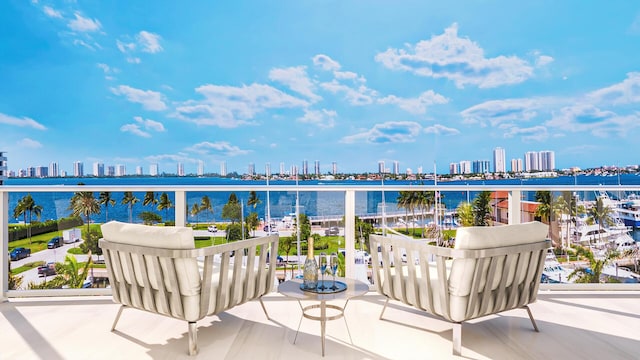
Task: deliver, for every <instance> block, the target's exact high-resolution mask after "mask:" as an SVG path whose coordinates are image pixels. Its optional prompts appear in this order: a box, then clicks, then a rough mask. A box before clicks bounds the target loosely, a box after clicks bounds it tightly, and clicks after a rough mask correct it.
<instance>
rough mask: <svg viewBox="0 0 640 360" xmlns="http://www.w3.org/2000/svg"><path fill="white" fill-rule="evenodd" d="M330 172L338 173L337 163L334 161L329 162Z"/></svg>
mask: <svg viewBox="0 0 640 360" xmlns="http://www.w3.org/2000/svg"><path fill="white" fill-rule="evenodd" d="M331 174H333V175H337V174H338V163H337V162H335V161H334V162H332V163H331Z"/></svg>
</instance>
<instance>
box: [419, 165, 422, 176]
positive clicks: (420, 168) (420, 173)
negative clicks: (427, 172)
mask: <svg viewBox="0 0 640 360" xmlns="http://www.w3.org/2000/svg"><path fill="white" fill-rule="evenodd" d="M418 175H422V166H418Z"/></svg>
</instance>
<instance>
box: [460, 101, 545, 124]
mask: <svg viewBox="0 0 640 360" xmlns="http://www.w3.org/2000/svg"><path fill="white" fill-rule="evenodd" d="M546 102H549V101H548V100H547V99H505V100H491V101H486V102H484V103H480V104H478V105H474V106H472V107H470V108H468V109H465V110H463V111H462V112H461V113H460V114H461V115H462V118H463V121H464V123H466V124H477V123H479V124H480V125H483V126H486V125H488V124H490V125H491V126H498V125H499V124H501V123H505V122H514V121H527V120H530V119H531V118H533V117H535V116H537V115H538V110H539V109H540V108H541V107H542V106H543V103H546Z"/></svg>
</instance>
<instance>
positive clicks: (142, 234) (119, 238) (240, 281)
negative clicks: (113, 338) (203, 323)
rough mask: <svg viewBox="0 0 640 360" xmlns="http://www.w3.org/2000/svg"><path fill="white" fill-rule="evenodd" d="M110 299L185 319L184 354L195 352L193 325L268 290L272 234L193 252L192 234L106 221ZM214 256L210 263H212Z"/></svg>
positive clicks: (274, 240)
mask: <svg viewBox="0 0 640 360" xmlns="http://www.w3.org/2000/svg"><path fill="white" fill-rule="evenodd" d="M101 228H102V235H103V239H100V242H99V246H100V247H101V248H102V250H103V253H104V258H105V263H106V266H107V271H108V274H109V283H110V285H111V289H112V294H113V301H114V302H116V303H120V304H122V307H120V310H119V311H118V314H117V315H116V319H115V321H114V322H113V326H112V328H111V330H112V331H113V330H114V329H115V327H116V324H117V323H118V319H119V318H120V315H121V314H122V310H123V309H124V308H125V307H132V308H136V309H140V310H145V311H149V312H152V313H157V314H160V315H165V316H169V317H173V318H176V319H181V320H185V321H187V322H188V323H189V326H188V332H189V354H190V355H195V354H197V352H198V345H197V328H196V321H198V320H200V319H202V318H204V317H205V316H209V315H215V314H218V313H220V312H223V311H225V310H228V309H230V308H232V307H234V306H236V305H240V304H242V303H244V302H246V301H249V300H253V299H259V300H260V304H261V305H262V309H263V310H264V312H265V315H267V318H269V315H268V314H267V310H266V308H265V307H264V304H263V303H262V299H261V298H262V296H263V295H265V294H267V293H269V292H271V291H273V290H274V280H275V268H276V264H275V261H271V262H270V263H269V259H268V257H269V254H273V255H272V258H273V259H275V258H276V256H277V255H276V254H277V249H278V236H277V235H271V236H266V237H262V238H257V239H249V240H243V241H236V242H232V243H228V244H223V245H217V246H210V247H206V248H200V249H195V246H194V238H193V230H192V229H191V228H187V227H161V226H145V225H137V224H128V223H121V222H116V221H111V222H108V223H106V224H103V225H102V226H101ZM214 257H215V261H214Z"/></svg>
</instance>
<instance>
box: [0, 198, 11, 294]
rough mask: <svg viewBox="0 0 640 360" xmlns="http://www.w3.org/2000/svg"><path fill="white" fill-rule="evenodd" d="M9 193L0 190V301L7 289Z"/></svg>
mask: <svg viewBox="0 0 640 360" xmlns="http://www.w3.org/2000/svg"><path fill="white" fill-rule="evenodd" d="M7 249H9V193H7V192H4V191H3V192H0V302H3V301H6V300H7V291H9V273H8V270H9V255H8V254H7Z"/></svg>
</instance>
